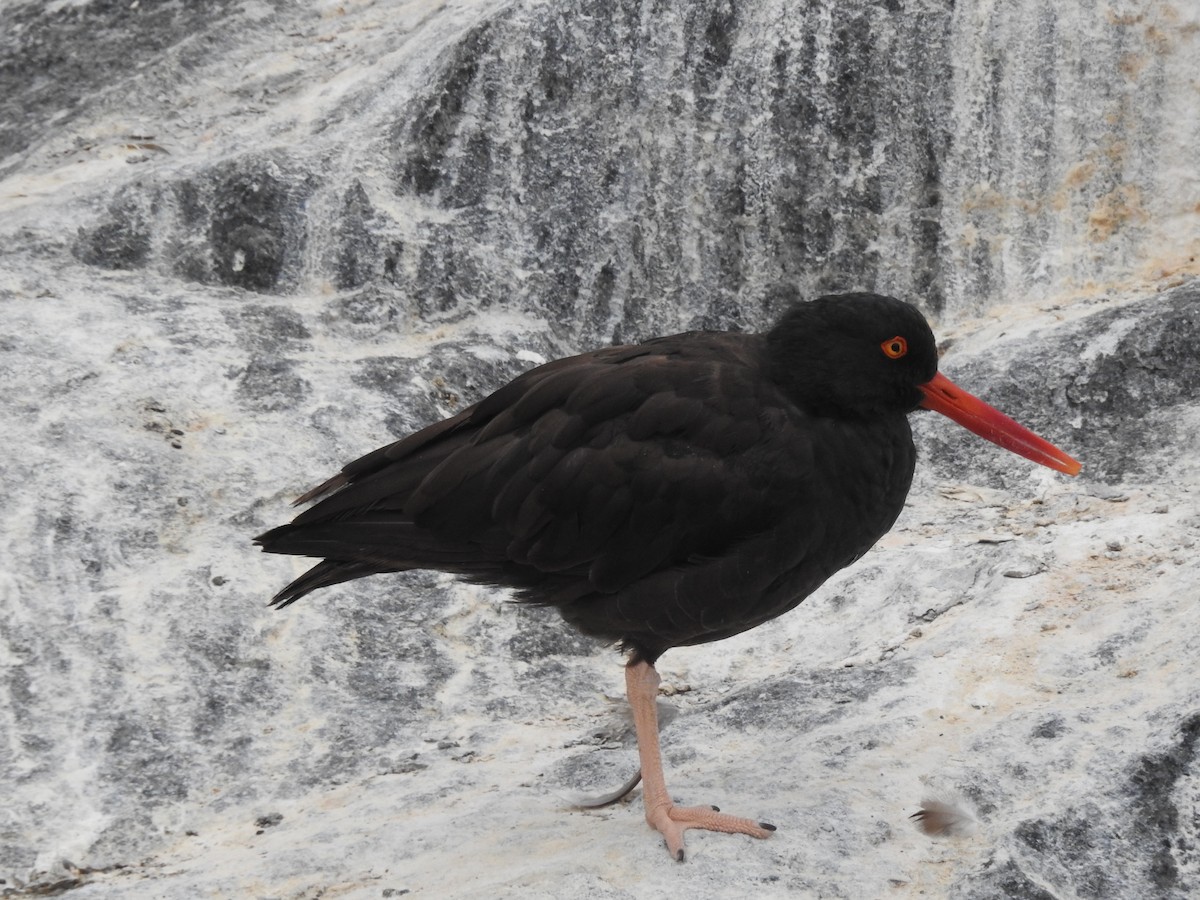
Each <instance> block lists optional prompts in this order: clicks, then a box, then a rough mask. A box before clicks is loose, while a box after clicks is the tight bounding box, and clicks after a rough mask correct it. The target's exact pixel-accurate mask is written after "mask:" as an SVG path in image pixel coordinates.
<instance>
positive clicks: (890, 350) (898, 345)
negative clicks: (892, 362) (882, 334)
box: [879, 335, 908, 359]
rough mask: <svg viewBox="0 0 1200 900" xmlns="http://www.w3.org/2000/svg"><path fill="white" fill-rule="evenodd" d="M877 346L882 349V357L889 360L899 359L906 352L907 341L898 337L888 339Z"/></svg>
mask: <svg viewBox="0 0 1200 900" xmlns="http://www.w3.org/2000/svg"><path fill="white" fill-rule="evenodd" d="M879 346H880V347H882V348H883V353H884V355H885V356H887V357H888V358H889V359H899V358H900V357H902V356H903V355H904V354H905V353H907V352H908V341H906V340H905V339H904V338H902V337H900V335H896V336H895V337H891V338H888V339H887V340H886V341H884V342H883V343H882V344H880V345H879Z"/></svg>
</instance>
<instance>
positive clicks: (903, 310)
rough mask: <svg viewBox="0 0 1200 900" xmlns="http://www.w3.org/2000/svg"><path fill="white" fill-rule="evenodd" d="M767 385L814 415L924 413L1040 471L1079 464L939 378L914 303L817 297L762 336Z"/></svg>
mask: <svg viewBox="0 0 1200 900" xmlns="http://www.w3.org/2000/svg"><path fill="white" fill-rule="evenodd" d="M767 347H768V367H769V372H770V375H771V377H772V379H773V380H774V381H775V382H776V383H777V384H779V385H780V387H782V388H783V390H784V391H785V392H786V393H787V394H788V396H789V397H790V398H791V399H792V401H793V402H795V403H796V404H798V405H799V406H800V407H801V408H802V409H805V410H807V411H809V412H811V413H813V414H815V415H821V416H832V417H843V418H858V419H869V418H877V417H882V416H895V415H903V414H905V413H909V412H912V411H913V410H915V409H917V408H920V407H923V408H925V409H932V410H935V411H937V412H940V413H942V414H943V415H945V416H948V417H949V418H951V419H953V420H954V421H955V422H957V423H958V424H960V425H962V426H963V427H964V428H967V429H968V430H970V431H973V432H974V433H975V434H977V435H979V436H980V437H983V438H985V439H986V440H989V441H991V442H992V443H995V444H998V445H999V446H1001V447H1004V448H1005V449H1007V450H1011V451H1012V452H1014V453H1017V454H1020V455H1021V456H1024V457H1026V458H1027V459H1031V460H1033V461H1034V462H1036V463H1039V464H1041V465H1043V466H1048V467H1049V468H1051V469H1056V470H1058V471H1060V472H1065V473H1067V474H1068V475H1076V474H1078V472H1079V469H1080V464H1079V463H1078V462H1077V461H1076V460H1074V459H1072V458H1071V457H1070V456H1068V455H1067V454H1066V453H1063V451H1061V450H1059V449H1058V448H1057V447H1055V446H1054V445H1053V444H1050V443H1049V442H1047V441H1045V440H1043V439H1042V438H1040V437H1038V436H1037V435H1036V434H1034V433H1033V432H1031V431H1029V430H1028V429H1026V428H1024V427H1023V426H1021V425H1018V424H1017V423H1016V422H1014V421H1013V420H1012V419H1010V418H1009V417H1008V416H1006V415H1004V414H1003V413H1001V412H999V411H998V410H996V409H993V408H992V407H991V406H988V405H987V404H986V403H984V402H983V401H982V400H980V399H978V398H976V397H973V396H971V394H969V393H967V392H966V391H964V390H962V389H961V388H960V387H958V386H957V385H955V384H954V382H952V381H951V380H950V379H949V378H947V377H946V376H945V375H942V374H941V373H940V372H938V367H937V363H938V358H937V343H936V341H935V340H934V337H933V332H932V331H931V330H930V328H929V323H928V322H926V321H925V317H924V316H923V315H922V314H921V312H920V311H919V310H918V309H917V308H916V307H915V306H913V305H912V304H910V303H905V302H904V301H902V300H897V299H895V298H894V297H884V296H881V295H879V294H868V293H856V294H837V295H828V296H824V297H818V298H817V299H815V300H813V301H811V302H809V303H797V304H795V305H794V306H792V307H791V308H790V309H789V310H787V311H786V312H785V313H784V314H783V316H782V317H781V318H780V319H779V321H778V322H777V323H776V324H775V327H774V328H772V329H771V331H770V332H768V334H767Z"/></svg>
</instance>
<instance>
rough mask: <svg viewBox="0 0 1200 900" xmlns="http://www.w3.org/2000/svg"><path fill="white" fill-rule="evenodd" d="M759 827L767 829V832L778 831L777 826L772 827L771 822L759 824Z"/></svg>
mask: <svg viewBox="0 0 1200 900" xmlns="http://www.w3.org/2000/svg"><path fill="white" fill-rule="evenodd" d="M758 827H759V828H765V829H767V831H776V830H777V829H776V828H775V826H774V825H772V824H770V823H769V822H759V823H758Z"/></svg>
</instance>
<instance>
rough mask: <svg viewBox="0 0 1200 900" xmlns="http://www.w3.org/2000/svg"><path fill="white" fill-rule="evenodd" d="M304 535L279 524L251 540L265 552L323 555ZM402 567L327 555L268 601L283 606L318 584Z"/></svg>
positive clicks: (321, 584)
mask: <svg viewBox="0 0 1200 900" xmlns="http://www.w3.org/2000/svg"><path fill="white" fill-rule="evenodd" d="M305 537H306V536H305V534H304V529H301V528H297V527H295V526H294V525H281V526H280V527H278V528H272V529H271V530H270V531H268V532H266V533H265V534H260V535H259V536H258V537H256V538H255V539H254V543H256V544H258V545H259V546H260V547H262V548H263V550H265V551H266V552H267V553H288V554H293V555H299V556H318V557H319V556H321V555H323V553H322V549H321V548H320V547H319V546H318V547H314V546H306V545H307V544H308V541H306V540H305ZM402 571H404V569H403V567H399V566H388V565H381V564H379V563H372V562H365V561H363V560H353V559H337V558H334V557H330V558H327V559H324V560H322V561H321V562H319V563H317V564H316V565H315V566H313V567H312V568H311V569H309V570H308V571H307V572H305V573H304V574H303V575H301V576H300V577H299V578H297V579H296V580H295V581H293V582H292V583H291V584H289V585H288V586H287V587H285V588H284V589H283V590H281V591H280V592H279V593H278V594H276V595H275V596H274V597H272V598H271V604H270V605H271V606H274V607H275V608H276V609H283V608H284V607H285V606H288V605H289V604H292V603H295V602H296V601H297V600H299V599H300V598H301V597H303V596H304V595H305V594H308V593H311V592H312V591H315V590H318V589H319V588H324V587H330V586H331V585H335V584H341V583H342V582H343V581H351V580H353V579H355V578H364V577H366V576H367V575H378V574H380V573H382V572H402Z"/></svg>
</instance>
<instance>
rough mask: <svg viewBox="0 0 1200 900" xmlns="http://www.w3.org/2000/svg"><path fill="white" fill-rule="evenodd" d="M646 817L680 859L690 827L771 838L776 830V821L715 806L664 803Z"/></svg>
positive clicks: (678, 859) (649, 811) (648, 812)
mask: <svg viewBox="0 0 1200 900" xmlns="http://www.w3.org/2000/svg"><path fill="white" fill-rule="evenodd" d="M646 821H647V822H649V823H650V827H651V828H655V829H657V830H658V831H659V832H661V833H662V836H663V837H664V838H665V839H666V841H667V850H668V851H669V852H670V854H671V856H672V857H673V858H674V859H675V860H676V861H677V862H683V860H684V855H683V833H684V832H685V831H687V830H688V829H689V828H703V829H704V830H705V831H723V832H725V833H726V834H748V835H750V836H751V837H756V838H768V837H770V836H771V833H772V832H773V831H775V826H774V825H768V824H767V823H766V822H755V821H754V820H753V819H743V818H741V817H740V816H731V815H729V814H728V813H723V812H721V811H720V810H719V809H718V808H717V807H715V806H675V805H674V804H664V805H662V806H656V807H654V808H653V809H649V810H647V811H646Z"/></svg>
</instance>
